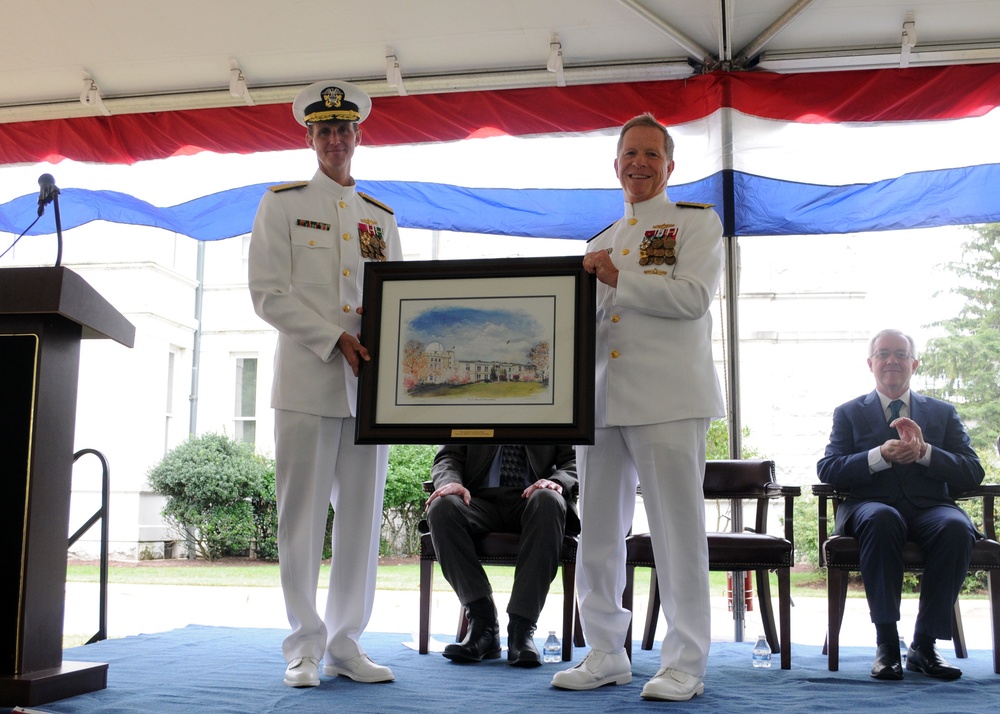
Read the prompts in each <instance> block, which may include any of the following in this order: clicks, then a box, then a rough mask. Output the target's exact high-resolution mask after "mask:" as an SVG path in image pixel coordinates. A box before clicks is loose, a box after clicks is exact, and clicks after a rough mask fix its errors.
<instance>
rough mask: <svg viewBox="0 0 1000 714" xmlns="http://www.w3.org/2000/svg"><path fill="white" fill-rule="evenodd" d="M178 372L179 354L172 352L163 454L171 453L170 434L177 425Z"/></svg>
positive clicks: (169, 362) (168, 368)
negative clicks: (175, 410)
mask: <svg viewBox="0 0 1000 714" xmlns="http://www.w3.org/2000/svg"><path fill="white" fill-rule="evenodd" d="M176 371H177V352H176V350H170V351H169V352H168V353H167V404H166V418H165V422H164V425H163V453H164V454H165V453H167V452H168V451H170V444H171V441H170V436H171V434H170V432H171V429H172V427H173V425H174V423H175V419H174V374H175V372H176Z"/></svg>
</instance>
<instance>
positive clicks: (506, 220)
mask: <svg viewBox="0 0 1000 714" xmlns="http://www.w3.org/2000/svg"><path fill="white" fill-rule="evenodd" d="M733 177H734V186H735V206H736V208H735V233H736V235H741V236H749V235H812V234H839V233H853V232H862V231H880V230H894V229H903V228H926V227H933V226H942V225H957V224H968V223H987V222H996V221H1000V201H998V200H997V195H998V191H997V187H998V186H1000V165H998V164H986V165H981V166H971V167H965V168H953V169H943V170H938V171H924V172H917V173H911V174H904V175H902V176H900V177H898V178H893V179H887V180H883V181H877V182H874V183H868V184H853V185H846V186H824V185H819V184H809V183H797V182H793V181H786V180H778V179H774V178H767V177H762V176H756V175H752V174H748V173H741V172H734V174H733ZM273 183H274V184H276V183H281V181H275V182H273ZM269 185H273V184H255V185H252V186H243V187H240V188H233V189H229V190H226V191H221V192H219V193H214V194H211V195H208V196H203V197H201V198H197V199H194V200H191V201H188V202H186V203H182V204H179V205H176V206H154V205H152V204H150V203H148V202H146V201H143V200H140V199H138V198H136V197H134V196H131V195H128V194H125V193H120V192H116V191H91V190H87V189H79V188H67V189H63V190H62V192H61V194H60V196H59V204H60V215H61V220H62V227H63V230H69V229H71V228H75V227H77V226H81V225H84V224H86V223H89V222H91V221H97V220H101V221H109V222H113V223H124V224H132V225H139V226H153V227H157V228H162V229H164V230H168V231H172V232H175V233H180V234H183V235H186V236H190V237H191V238H195V239H197V240H204V241H211V240H221V239H224V238H231V237H233V236H238V235H243V234H245V233H249V232H250V229H251V227H252V225H253V218H254V214H255V212H256V210H257V204H258V203H259V202H260V198H261V195H263V193H264V191H266V190H267V187H268V186H269ZM722 185H723V181H722V174H721V173H716V174H713V175H711V176H708V177H707V178H705V179H702V180H700V181H696V182H693V183H688V184H682V185H677V186H670V187H669V189H668V194H669V195H670V197H671V199H673V200H675V201H696V202H702V203H713V204H715V206H716V209H715V210H717V211H720V212H721V206H722V196H723V194H722V190H723V188H722ZM358 188H359V190H361V191H364V192H365V193H368V194H370V195H372V196H374V197H376V198H378V199H379V200H380V201H382V202H383V203H386V204H388V205H389V206H391V207H392V208H393V210H394V211H395V213H396V216H397V220H398V222H399V225H400V226H401V227H404V228H422V229H429V230H441V231H456V232H466V233H485V234H493V235H509V236H528V237H538V238H568V239H576V240H586V239H588V238H590V237H591V236H593V235H594V234H596V233H597V232H599V231H601V230H602V229H603V228H605V227H606V226H607V225H609V224H610V223H611V222H613V221H614V220H616V219H617V218H618V217H619V216H620V215H621V212H622V208H621V206H622V195H621V191H620V190H618V189H505V188H466V187H462V186H453V185H448V184H439V183H422V182H404V181H358ZM36 215H37V196H36V195H34V194H32V195H27V196H21V197H20V198H16V199H14V200H12V201H9V202H7V203H5V204H3V205H0V231H3V232H7V233H13V234H15V235H18V234H20V233H21V232H22V231H24V230H25V228H27V227H28V226H29V225H30V224H31V222H32V221H33V220H34V219H35V218H36ZM54 232H55V221H54V211H53V207H52V206H49V207H47V208H46V211H45V215H43V216H42V218H41V219H40V220H39V221H38V222H37V223H36V224H35V225H34V227H32V228H31V230H29V231H28V235H47V234H51V233H54Z"/></svg>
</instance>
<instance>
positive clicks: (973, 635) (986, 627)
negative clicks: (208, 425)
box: [64, 578, 992, 657]
mask: <svg viewBox="0 0 1000 714" xmlns="http://www.w3.org/2000/svg"><path fill="white" fill-rule="evenodd" d="M435 586H436V588H437V589H436V591H435V592H434V596H433V600H432V612H431V633H432V634H433V635H434V639H435V640H437V641H439V642H441V643H442V645H441V646H443V643H447V642H451V641H453V639H454V632H455V626H456V624H457V622H458V610H459V604H458V599H457V598H456V597H455V595H454V593H453V592H452V591H451V589H450V588H449V587H448V585H447V583H445V582H444V580H443V579H441V578H436V579H435ZM325 595H326V591H325V590H319V591H318V600H319V603H320V606H321V609H322V604H323V601H324V599H325ZM418 599H419V595H418V593H417V592H416V591H390V590H379V591H377V593H376V596H375V607H374V612H373V615H372V619H371V622H370V624H369V626H368V630H370V631H372V632H397V633H400V634H404V635H405V634H412V635H413V638H414V640H415V638H416V630H417V622H418V619H417V615H418ZM506 599H507V595H505V594H502V593H499V594H498V595H497V607H498V609H499V610H501V611H503V610H504V609H505V607H506ZM635 606H636V621H637V622H639V623H641V622H643V620H644V618H645V612H646V598H645V597H638V598H637V602H636V603H635ZM775 607H777V598H776V595H775ZM916 607H917V601H916V600H915V599H907V600H904V601H903V618H902V622H901V623H900V633H901V634H903V635H904V636H905V637H907V638H908V637H909V636H910V634H911V633H912V630H913V621H914V616H915V614H916ZM775 614H777V613H775ZM826 616H827V615H826V598H825V597H822V596H820V597H797V598H795V604H794V607H793V608H792V642H793V643H800V644H808V645H816V646H819V645H822V644H823V640H824V638H825V635H826ZM501 617H503V616H502V615H501ZM962 617H963V620H964V627H965V636H966V642H967V644H968V647H969V649H972V650H991V649H992V644H991V642H990V613H989V604H988V602H987V601H986V600H968V599H966V600H964V601H963V602H962ZM561 622H562V596H561V595H552V596H551V597H549V599H548V602H547V603H546V606H545V609H544V610H543V611H542V615H541V617H540V618H539V622H538V632H539V636H542V637H544V635H545V634H547V632H548V630H556V631H557V632H560V631H561V629H562V626H561ZM189 624H198V625H216V626H228V627H264V628H280V629H287V627H288V621H287V619H286V618H285V609H284V603H283V601H282V598H281V590H280V588H259V587H218V586H163V585H116V584H112V585H111V586H110V587H109V593H108V636H109V637H112V638H115V637H125V636H128V635H137V634H142V633H153V632H164V631H167V630H173V629H177V628H181V627H185V626H187V625H189ZM501 626H502V628H503V629H505V626H504V625H503V623H501ZM664 628H665V625H664V624H663V620H662V616H661V619H660V624H659V630H658V631H657V640H659V639H660V638H662V636H663V632H664ZM734 630H735V626H734V622H733V619H732V615H731V613H729V612H728V611H727V606H726V601H725V599H724V598H723V597H717V598H713V611H712V638H713V640H715V641H730V642H731V641H733V640H734V639H735V638H734ZM96 631H97V585H96V584H89V583H67V585H66V618H65V625H64V635H65V636H66V638H67V639H68V640H70V641H74V640H72V639H71V638H76V640H75V642H83V641H86V639H87V638H89V637H90V636H91V635H92V634H93V633H94V632H96ZM760 631H761V630H760V619H759V617H758V614H757V613H756V612H750V613H747V619H746V629H745V632H746V634H745V636H744V640H751V641H753V640H755V639H756V635H757V634H758V632H760ZM641 635H642V633H641V631H639V630H637V631H636V632H634V633H633V636H634V637H635V638H636V639H639V638H640V637H641ZM874 639H875V632H874V628H873V627H872V625H871V622H870V620H869V618H868V611H867V605H866V603H865V601H864V599H863V598H848V601H847V613H846V614H845V617H844V626H843V628H842V632H841V638H840V641H841V645H843V646H845V647H850V646H860V647H867V646H871V647H873V648H874V644H873V643H874ZM949 650H950V647H948V646H947V645H946V646H944V647H942V652H943V653H945V656H946V657H947V656H948V652H949ZM952 654H953V653H952Z"/></svg>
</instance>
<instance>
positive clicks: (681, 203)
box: [677, 201, 715, 208]
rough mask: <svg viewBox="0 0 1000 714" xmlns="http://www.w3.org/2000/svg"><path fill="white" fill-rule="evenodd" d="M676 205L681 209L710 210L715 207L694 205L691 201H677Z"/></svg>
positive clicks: (702, 204) (704, 204) (709, 204)
mask: <svg viewBox="0 0 1000 714" xmlns="http://www.w3.org/2000/svg"><path fill="white" fill-rule="evenodd" d="M677 205H678V206H680V207H681V208H712V207H713V206H715V204H714V203H694V202H692V201H678V202H677Z"/></svg>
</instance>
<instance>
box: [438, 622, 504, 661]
mask: <svg viewBox="0 0 1000 714" xmlns="http://www.w3.org/2000/svg"><path fill="white" fill-rule="evenodd" d="M444 656H445V657H447V658H448V659H450V660H451V661H452V662H482V661H483V660H484V659H500V623H498V622H497V620H496V617H495V616H494V618H493V621H492V622H490V621H489V619H487V618H482V617H476V616H475V615H473V614H471V613H470V614H469V629H468V631H467V632H466V633H465V639H464V640H462V641H461V642H456V643H454V644H450V645H447V646H446V647H445V648H444Z"/></svg>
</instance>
